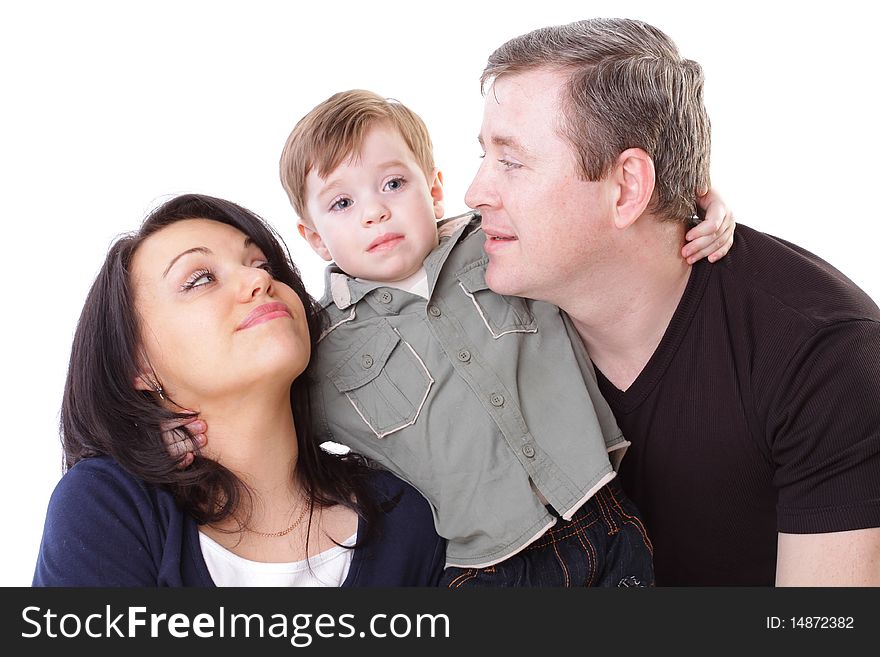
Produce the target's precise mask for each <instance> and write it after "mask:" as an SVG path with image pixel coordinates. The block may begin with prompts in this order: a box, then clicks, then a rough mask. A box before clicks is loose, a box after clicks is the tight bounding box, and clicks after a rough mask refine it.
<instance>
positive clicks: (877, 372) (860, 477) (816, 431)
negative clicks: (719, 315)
mask: <svg viewBox="0 0 880 657" xmlns="http://www.w3.org/2000/svg"><path fill="white" fill-rule="evenodd" d="M769 409H770V410H769V412H768V416H767V420H768V426H767V429H768V431H767V436H768V440H769V441H770V446H769V447H770V454H771V456H772V458H773V460H774V462H775V466H776V468H775V475H774V484H775V486H776V489H777V491H778V502H777V515H778V529H779V531H780V532H784V533H794V534H800V533H824V532H836V531H847V530H852V529H863V528H866V527H878V526H880V323H878V322H875V321H858V320H854V321H849V322H841V323H837V324H834V325H831V326H829V327H826V328H823V329H821V330H819V331H818V332H816V333H815V334H814V335H813V336H812V337H811V339H809V340H807V341H806V342H805V343H804V344H803V345H802V346H801V347H800V348H799V349H798V350H797V352H796V353H795V355H794V357H793V358H792V359H791V360H790V362H789V363H788V365H787V367H786V368H785V374H784V376H783V377H782V383H781V385H778V386H777V388H776V391H775V394H774V397H773V401H772V403H771V404H770V406H769Z"/></svg>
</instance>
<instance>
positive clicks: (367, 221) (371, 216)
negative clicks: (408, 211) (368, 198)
mask: <svg viewBox="0 0 880 657" xmlns="http://www.w3.org/2000/svg"><path fill="white" fill-rule="evenodd" d="M390 218H391V211H390V210H389V209H388V208H387V207H385V206H384V205H380V204H376V205H373V206H372V207H370V208H369V209H368V210H367V211H366V212H364V218H363V222H364V226H372V225H373V224H380V223H382V222H383V221H388V219H390Z"/></svg>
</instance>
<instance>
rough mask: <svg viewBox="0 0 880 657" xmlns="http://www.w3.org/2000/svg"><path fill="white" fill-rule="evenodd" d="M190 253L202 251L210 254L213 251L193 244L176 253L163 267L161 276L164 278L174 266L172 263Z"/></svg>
mask: <svg viewBox="0 0 880 657" xmlns="http://www.w3.org/2000/svg"><path fill="white" fill-rule="evenodd" d="M190 253H203V254H205V255H212V254H213V252H212V251H211V249H209V248H208V247H206V246H194V247H193V248H191V249H187V250H186V251H184V252H183V253H178V254H177V255H176V256H174V258H173V259H172V260H171V262H169V263H168V266H167V267H166V268H165V271H164V272H163V274H162V278H165V277H166V276H167V275H168V272H169V271H171V268H172V267H173V266H174V263H175V262H177V261H178V260H180V259H181V258H182V257H183V256H185V255H189V254H190Z"/></svg>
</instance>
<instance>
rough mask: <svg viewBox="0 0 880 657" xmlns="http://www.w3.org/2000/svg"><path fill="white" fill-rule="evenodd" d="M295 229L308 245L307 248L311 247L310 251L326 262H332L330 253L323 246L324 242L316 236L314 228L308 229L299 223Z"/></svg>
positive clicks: (316, 232)
mask: <svg viewBox="0 0 880 657" xmlns="http://www.w3.org/2000/svg"><path fill="white" fill-rule="evenodd" d="M296 229H297V230H298V231H299V234H300V235H301V236H302V238H303V239H304V240H305V241H306V242H308V243H309V246H310V247H312V250H313V251H314V252H315V253H317V254H318V255H319V256H321V257H322V258H323V259H324V260H326V261H327V262H330V261H331V260H333V256H331V255H330V251H329V250H328V249H327V247H326V246H325V245H324V240H322V239H321V236H320V235H318V231H316V230H315V229H314V228H310V227H308V226H306V225H305V224H304V223H302V222H299V223H298V224H297V225H296Z"/></svg>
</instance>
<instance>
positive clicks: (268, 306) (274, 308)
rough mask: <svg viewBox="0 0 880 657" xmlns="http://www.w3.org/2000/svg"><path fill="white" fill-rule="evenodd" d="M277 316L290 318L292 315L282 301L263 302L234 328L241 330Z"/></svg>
mask: <svg viewBox="0 0 880 657" xmlns="http://www.w3.org/2000/svg"><path fill="white" fill-rule="evenodd" d="M279 317H289V318H291V319H292V318H293V315H291V314H290V309H289V308H288V307H287V306H285V305H284V304H283V303H279V302H273V303H264V304H263V305H262V306H257V307H256V308H254V309H253V310H252V311H251V312H250V313H248V316H247V317H245V318H244V320H242V322H241V324H239V325H238V329H236V330H238V331H243V330H244V329H247V328H250V327H252V326H256V325H257V324H262V323H263V322H268V321H269V320H272V319H277V318H279Z"/></svg>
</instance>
